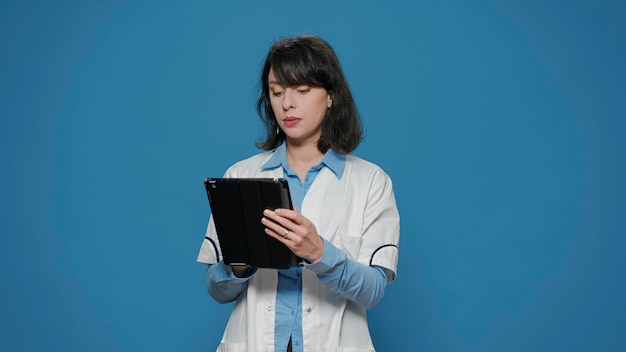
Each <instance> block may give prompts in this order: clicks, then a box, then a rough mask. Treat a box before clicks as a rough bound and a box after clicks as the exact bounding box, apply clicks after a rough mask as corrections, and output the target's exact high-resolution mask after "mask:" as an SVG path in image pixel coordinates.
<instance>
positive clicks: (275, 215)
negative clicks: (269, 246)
mask: <svg viewBox="0 0 626 352" xmlns="http://www.w3.org/2000/svg"><path fill="white" fill-rule="evenodd" d="M263 215H264V216H265V217H264V218H263V219H262V220H261V222H262V223H263V225H265V233H267V234H268V235H270V236H272V237H274V238H275V239H277V240H279V241H280V242H282V243H284V244H285V245H286V246H287V247H288V248H289V249H290V250H291V251H292V252H293V253H294V254H295V255H297V256H298V257H300V258H302V259H306V260H307V261H309V262H312V263H313V262H316V261H318V260H320V258H321V257H322V252H323V251H324V240H322V237H321V236H320V235H319V234H318V233H317V229H316V228H315V225H314V224H313V223H312V222H311V221H310V220H309V219H307V218H306V217H304V216H303V215H302V214H300V213H299V212H298V209H295V210H290V209H276V210H274V211H272V210H269V209H265V211H264V212H263Z"/></svg>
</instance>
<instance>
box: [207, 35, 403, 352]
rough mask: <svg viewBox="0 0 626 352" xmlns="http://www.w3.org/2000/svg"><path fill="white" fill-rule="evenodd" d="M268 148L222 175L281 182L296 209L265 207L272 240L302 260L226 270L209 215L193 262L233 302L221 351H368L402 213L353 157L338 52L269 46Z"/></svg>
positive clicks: (318, 42) (370, 170)
mask: <svg viewBox="0 0 626 352" xmlns="http://www.w3.org/2000/svg"><path fill="white" fill-rule="evenodd" d="M260 87H261V92H260V97H259V100H258V103H257V110H258V112H259V116H260V117H261V119H262V120H263V122H264V124H265V127H266V137H265V139H264V140H263V141H261V142H260V143H259V144H258V145H257V146H258V147H259V148H261V149H264V150H267V151H266V152H264V153H261V154H258V155H255V156H253V157H251V158H249V159H246V160H243V161H240V162H238V163H236V164H235V165H233V166H231V167H230V168H229V169H228V171H227V172H226V175H225V177H269V178H274V177H282V178H285V179H287V181H288V183H289V187H290V191H291V196H292V201H293V204H294V205H295V207H294V210H290V209H276V210H275V211H270V210H265V212H264V218H263V220H262V222H263V224H264V226H265V229H266V230H265V231H266V233H267V235H268V236H271V237H274V238H275V239H277V240H279V241H280V242H282V243H284V244H285V245H286V246H287V247H289V249H291V251H293V252H294V253H295V254H296V255H298V256H299V257H300V258H302V259H303V263H302V265H301V266H299V267H294V268H291V269H289V270H274V269H248V268H245V267H230V266H228V265H225V264H224V262H223V261H221V258H220V254H219V253H220V249H219V243H218V240H217V236H216V234H215V227H214V225H213V221H212V219H211V220H210V221H209V226H208V229H207V234H206V236H207V237H206V239H205V240H204V242H203V244H202V248H201V249H200V254H199V255H198V261H199V262H202V263H207V264H209V269H208V270H207V274H206V277H207V286H208V290H209V293H210V294H211V296H212V297H213V298H214V299H215V300H216V301H218V302H220V303H226V302H231V301H234V300H236V301H237V302H236V304H235V306H234V308H233V312H232V313H231V316H230V319H229V321H228V324H227V327H226V330H225V332H224V336H223V338H222V342H221V344H220V346H219V347H218V351H291V350H293V351H373V350H374V347H373V344H372V341H371V338H370V335H369V330H368V326H367V319H366V309H368V308H371V307H373V306H374V305H376V304H377V303H378V302H379V301H380V299H381V298H382V297H383V293H384V290H385V286H386V285H387V283H389V282H391V281H393V280H395V278H396V265H397V261H398V247H397V246H398V241H399V215H398V210H397V207H396V202H395V198H394V195H393V190H392V184H391V180H390V179H389V177H388V176H387V175H386V174H385V173H384V171H383V170H381V169H380V168H379V167H378V166H376V165H374V164H372V163H369V162H367V161H364V160H362V159H360V158H357V157H355V156H354V155H352V154H350V152H352V151H353V150H354V149H355V148H356V147H357V145H358V144H359V142H360V141H361V135H362V128H361V124H360V120H359V117H358V113H357V109H356V106H355V104H354V99H353V98H352V94H351V92H350V89H349V87H348V84H347V82H346V79H345V77H344V74H343V71H342V69H341V66H340V64H339V60H338V59H337V56H336V54H335V52H334V51H333V49H332V48H331V47H330V45H328V43H326V42H325V41H324V40H322V39H321V38H318V37H315V36H298V37H293V38H287V39H283V40H279V41H277V42H276V43H274V45H273V46H272V47H271V48H270V50H269V52H268V54H267V57H266V59H265V63H264V66H263V71H262V73H261V78H260Z"/></svg>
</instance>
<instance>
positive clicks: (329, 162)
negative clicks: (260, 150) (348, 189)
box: [261, 142, 346, 179]
mask: <svg viewBox="0 0 626 352" xmlns="http://www.w3.org/2000/svg"><path fill="white" fill-rule="evenodd" d="M319 165H322V166H326V167H327V168H329V169H330V171H332V172H333V173H334V174H335V176H337V178H338V179H341V176H343V170H344V169H345V166H346V154H342V153H336V152H335V151H334V150H332V149H328V151H327V152H326V154H324V157H323V158H322V161H321V162H320V164H319ZM279 166H283V167H285V168H287V166H288V164H287V144H286V143H284V142H283V143H282V144H281V145H280V146H278V148H276V149H274V152H273V153H272V156H271V157H270V159H269V160H268V161H267V162H266V163H265V164H263V166H261V169H262V170H271V169H275V168H277V167H279Z"/></svg>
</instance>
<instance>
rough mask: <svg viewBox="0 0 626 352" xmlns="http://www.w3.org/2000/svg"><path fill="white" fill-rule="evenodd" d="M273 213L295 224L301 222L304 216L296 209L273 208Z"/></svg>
mask: <svg viewBox="0 0 626 352" xmlns="http://www.w3.org/2000/svg"><path fill="white" fill-rule="evenodd" d="M274 213H275V214H276V215H278V216H280V217H282V218H285V219H289V220H291V221H293V222H294V223H296V224H301V223H302V222H303V218H304V217H303V216H302V214H300V213H298V211H297V210H291V209H283V208H280V209H276V210H274Z"/></svg>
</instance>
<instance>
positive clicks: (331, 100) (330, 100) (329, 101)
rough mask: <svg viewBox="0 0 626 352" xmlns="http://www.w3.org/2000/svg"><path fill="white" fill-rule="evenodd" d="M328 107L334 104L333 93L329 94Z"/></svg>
mask: <svg viewBox="0 0 626 352" xmlns="http://www.w3.org/2000/svg"><path fill="white" fill-rule="evenodd" d="M326 105H327V107H328V108H329V109H330V107H331V106H332V105H333V95H332V94H328V104H326Z"/></svg>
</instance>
